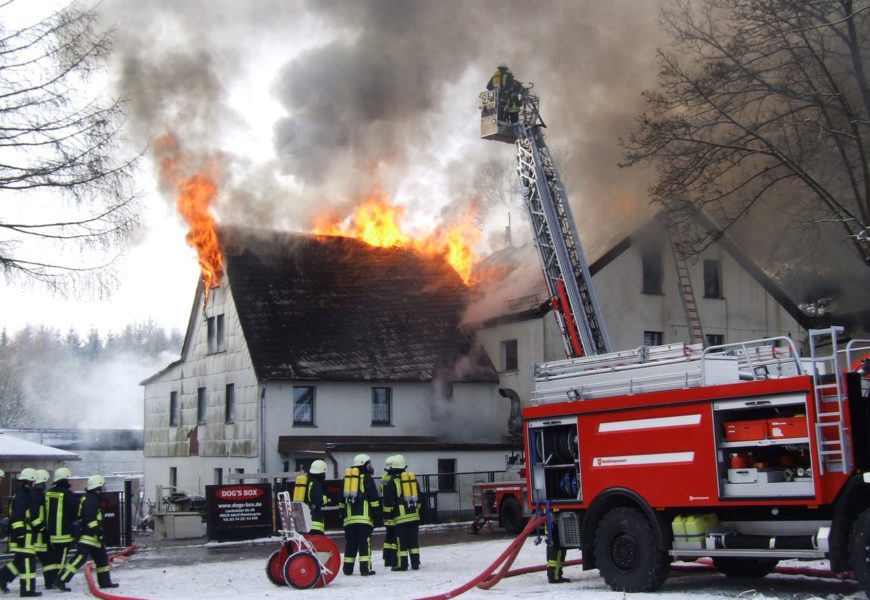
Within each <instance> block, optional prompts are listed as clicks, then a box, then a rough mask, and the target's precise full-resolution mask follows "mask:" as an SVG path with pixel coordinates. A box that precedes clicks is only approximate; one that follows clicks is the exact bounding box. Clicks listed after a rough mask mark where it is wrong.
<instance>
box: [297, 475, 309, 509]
mask: <svg viewBox="0 0 870 600" xmlns="http://www.w3.org/2000/svg"><path fill="white" fill-rule="evenodd" d="M307 487H308V475H306V474H305V473H302V474H301V475H297V476H296V481H295V483H294V484H293V502H305V490H306V488H307Z"/></svg>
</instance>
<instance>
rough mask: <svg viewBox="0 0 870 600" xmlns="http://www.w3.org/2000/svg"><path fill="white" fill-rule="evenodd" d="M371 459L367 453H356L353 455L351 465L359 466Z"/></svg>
mask: <svg viewBox="0 0 870 600" xmlns="http://www.w3.org/2000/svg"><path fill="white" fill-rule="evenodd" d="M371 459H372V457H371V456H369V455H368V454H357V455H356V456H354V457H353V466H355V467H361V466H363V465H364V464H366V463H367V462H369V461H370V460H371Z"/></svg>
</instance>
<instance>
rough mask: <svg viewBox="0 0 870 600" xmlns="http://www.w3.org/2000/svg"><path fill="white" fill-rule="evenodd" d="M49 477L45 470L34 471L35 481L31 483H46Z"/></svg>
mask: <svg viewBox="0 0 870 600" xmlns="http://www.w3.org/2000/svg"><path fill="white" fill-rule="evenodd" d="M50 477H51V475H50V474H49V472H48V471H46V470H45V469H37V470H36V479H34V480H33V483H35V484H37V485H39V484H40V483H47V482H48V479H49V478H50Z"/></svg>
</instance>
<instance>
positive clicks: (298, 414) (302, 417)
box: [293, 386, 314, 425]
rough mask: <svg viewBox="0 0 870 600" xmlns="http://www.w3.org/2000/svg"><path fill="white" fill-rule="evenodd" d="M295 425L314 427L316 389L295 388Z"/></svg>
mask: <svg viewBox="0 0 870 600" xmlns="http://www.w3.org/2000/svg"><path fill="white" fill-rule="evenodd" d="M293 424H294V425H314V387H312V386H294V387H293Z"/></svg>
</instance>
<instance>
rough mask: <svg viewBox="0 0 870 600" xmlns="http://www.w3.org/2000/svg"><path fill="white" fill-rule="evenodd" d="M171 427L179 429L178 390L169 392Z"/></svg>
mask: <svg viewBox="0 0 870 600" xmlns="http://www.w3.org/2000/svg"><path fill="white" fill-rule="evenodd" d="M169 426H170V427H178V390H172V391H170V392H169Z"/></svg>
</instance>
